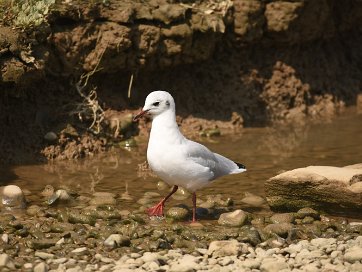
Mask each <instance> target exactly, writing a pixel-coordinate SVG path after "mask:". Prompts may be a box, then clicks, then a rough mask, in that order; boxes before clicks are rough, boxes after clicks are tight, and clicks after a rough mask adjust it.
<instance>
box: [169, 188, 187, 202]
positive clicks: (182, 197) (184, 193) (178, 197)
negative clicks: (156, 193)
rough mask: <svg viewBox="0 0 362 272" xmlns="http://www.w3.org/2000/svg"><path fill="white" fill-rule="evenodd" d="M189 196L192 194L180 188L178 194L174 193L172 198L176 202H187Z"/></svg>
mask: <svg viewBox="0 0 362 272" xmlns="http://www.w3.org/2000/svg"><path fill="white" fill-rule="evenodd" d="M189 196H190V193H189V192H188V191H187V190H186V189H184V188H182V187H179V188H178V190H177V191H176V193H174V194H173V195H172V196H171V197H172V198H173V199H176V200H185V199H187V198H188V197H189Z"/></svg>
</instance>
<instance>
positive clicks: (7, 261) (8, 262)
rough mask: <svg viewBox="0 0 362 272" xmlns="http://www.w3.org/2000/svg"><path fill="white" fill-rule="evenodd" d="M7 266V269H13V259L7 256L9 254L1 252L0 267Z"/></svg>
mask: <svg viewBox="0 0 362 272" xmlns="http://www.w3.org/2000/svg"><path fill="white" fill-rule="evenodd" d="M2 267H3V268H4V267H7V268H9V269H15V265H14V262H13V260H12V259H11V258H10V257H9V255H7V254H5V253H3V254H1V255H0V268H2Z"/></svg>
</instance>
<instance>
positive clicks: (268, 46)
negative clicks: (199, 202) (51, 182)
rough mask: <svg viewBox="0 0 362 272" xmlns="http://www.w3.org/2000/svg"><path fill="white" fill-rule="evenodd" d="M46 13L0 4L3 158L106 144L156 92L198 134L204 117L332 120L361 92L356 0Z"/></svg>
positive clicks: (126, 4)
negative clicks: (34, 16)
mask: <svg viewBox="0 0 362 272" xmlns="http://www.w3.org/2000/svg"><path fill="white" fill-rule="evenodd" d="M39 2H42V3H45V1H39ZM48 2H51V1H48ZM13 8H14V7H13ZM42 10H43V11H42V14H41V16H40V18H44V19H43V20H40V19H38V20H40V21H39V22H38V21H36V22H35V23H29V20H28V18H30V17H29V16H28V15H26V14H25V15H22V16H23V17H24V18H25V19H24V18H23V17H21V18H20V14H23V13H20V12H18V13H16V14H14V12H13V11H14V10H13V9H10V10H9V9H8V8H7V7H4V6H3V7H1V10H0V11H1V12H2V13H4V14H5V15H6V16H4V18H5V20H3V21H1V24H2V26H0V47H1V48H0V66H1V81H0V88H1V91H0V105H1V106H0V125H1V127H2V129H1V132H0V135H1V136H0V161H2V162H11V163H19V162H24V161H30V160H33V159H34V158H37V159H39V158H42V157H43V156H42V155H41V154H40V151H41V150H44V148H45V155H46V157H48V158H53V157H59V156H60V157H64V158H76V157H81V156H85V155H87V154H92V153H94V152H99V151H101V150H105V149H106V148H107V147H109V146H110V145H111V144H113V142H114V139H117V141H119V140H123V139H126V138H128V137H129V136H131V135H134V134H138V133H139V130H138V129H137V128H136V127H135V126H132V125H130V124H129V122H128V121H127V120H129V115H127V114H129V112H130V111H134V110H137V109H138V108H139V107H140V106H141V105H142V103H143V99H144V98H145V96H146V95H147V93H149V92H150V91H152V90H156V89H162V90H169V91H170V92H172V94H173V95H174V97H175V99H176V103H177V107H178V113H179V114H180V118H179V120H180V123H181V124H182V125H183V127H184V128H185V129H186V130H187V129H188V130H189V132H190V131H191V132H195V131H197V133H199V131H202V130H204V129H209V128H213V126H214V124H213V123H211V122H210V121H205V119H206V120H216V121H217V124H218V126H219V127H221V129H222V130H225V131H227V130H230V128H240V127H243V126H259V125H265V124H268V123H270V122H275V121H277V122H279V121H291V122H300V121H301V120H304V119H305V118H306V117H307V118H310V119H321V118H330V117H331V116H333V115H334V114H336V113H338V112H339V111H340V110H341V109H343V107H344V106H345V105H352V104H355V102H356V96H357V94H358V93H359V92H361V91H360V89H361V78H362V71H361V65H360V64H361V61H362V53H361V52H362V50H361V44H362V43H361V41H362V36H361V23H360V22H361V17H362V2H360V1H352V0H350V1H344V2H343V4H341V3H339V1H338V0H330V1H326V0H325V1H322V0H321V1H302V0H301V1H257V0H255V1H249V0H235V1H217V0H214V1H207V2H206V1H171V0H170V1H166V0H164V1H162V0H149V1H116V0H110V1H93V2H92V4H89V3H84V1H64V3H63V2H57V3H56V4H51V5H49V7H47V9H46V11H47V13H45V11H44V10H45V9H44V8H43V9H42ZM12 12H13V13H12ZM37 12H40V11H37ZM17 14H19V15H18V16H17ZM27 16H28V17H27ZM42 16H43V17H42ZM30 21H31V20H30ZM14 26H16V27H15V28H14ZM87 73H88V74H87ZM86 74H87V75H88V77H87V76H86V77H83V78H82V75H83V76H84V75H86ZM131 78H132V88H131V89H130V92H129V85H130V80H131ZM87 80H88V81H87ZM76 83H81V84H85V83H87V84H86V86H85V87H84V88H78V89H77V88H76V86H77V85H76ZM94 88H96V92H93V94H92V96H89V97H88V94H90V92H91V91H92V90H94ZM129 93H130V94H131V96H130V98H129V97H128V94H129ZM80 94H82V95H83V97H82V96H81V95H80ZM96 95H97V97H96ZM93 110H96V111H95V112H96V115H94V114H93ZM190 114H192V116H190ZM79 117H81V118H82V122H80V119H79ZM93 117H95V118H93ZM127 118H128V119H127ZM93 121H94V124H93V126H92V123H93ZM143 127H145V126H144V125H141V127H140V128H141V131H142V128H143ZM89 128H91V129H89ZM66 129H68V130H66ZM73 129H74V130H73ZM69 130H70V132H69ZM98 130H99V131H100V133H98ZM48 132H54V133H55V135H53V134H51V135H49V134H48V135H47V136H48V137H46V138H47V140H45V139H44V135H46V134H47V133H48ZM84 133H86V134H84ZM97 133H98V134H97ZM95 134H96V135H95ZM191 134H192V133H191ZM94 135H95V136H94ZM109 139H111V140H109ZM69 145H70V146H71V149H70V150H68V151H69V152H68V153H67V152H66V150H67V148H69ZM49 146H50V147H49Z"/></svg>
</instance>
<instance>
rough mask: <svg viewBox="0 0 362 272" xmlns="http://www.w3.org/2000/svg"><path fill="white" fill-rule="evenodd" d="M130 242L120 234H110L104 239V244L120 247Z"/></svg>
mask: <svg viewBox="0 0 362 272" xmlns="http://www.w3.org/2000/svg"><path fill="white" fill-rule="evenodd" d="M129 244H130V239H129V238H128V237H125V236H123V235H121V234H111V235H110V236H109V237H108V238H107V239H106V240H105V241H104V245H105V246H108V247H113V248H114V247H121V246H128V245H129Z"/></svg>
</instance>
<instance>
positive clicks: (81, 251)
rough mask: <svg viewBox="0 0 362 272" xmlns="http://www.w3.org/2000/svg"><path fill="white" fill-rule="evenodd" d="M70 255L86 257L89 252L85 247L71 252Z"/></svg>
mask: <svg viewBox="0 0 362 272" xmlns="http://www.w3.org/2000/svg"><path fill="white" fill-rule="evenodd" d="M71 253H72V254H74V255H86V254H88V253H89V250H88V248H86V247H79V248H76V249H74V250H72V251H71Z"/></svg>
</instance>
